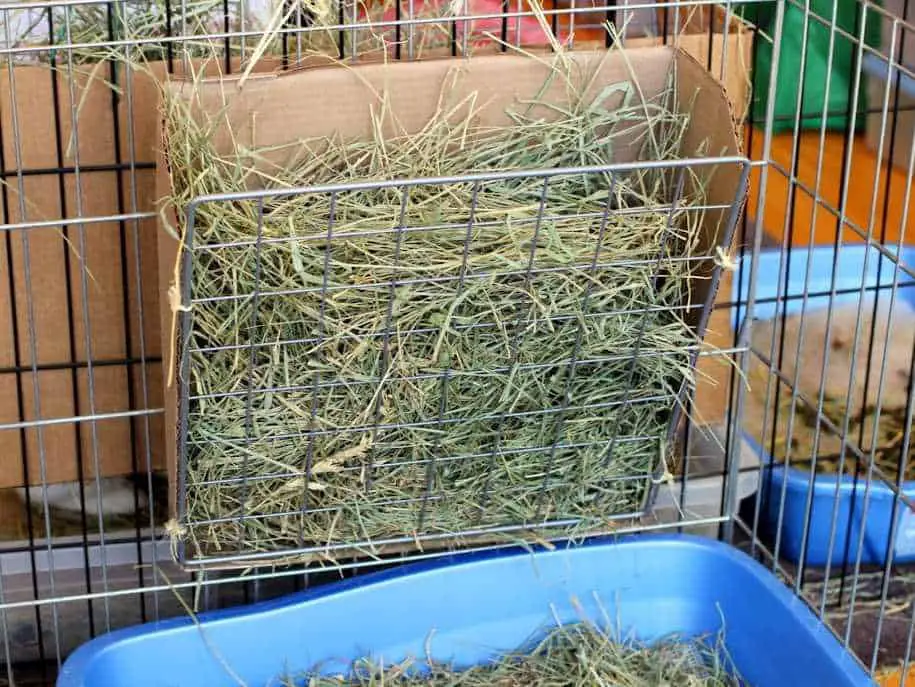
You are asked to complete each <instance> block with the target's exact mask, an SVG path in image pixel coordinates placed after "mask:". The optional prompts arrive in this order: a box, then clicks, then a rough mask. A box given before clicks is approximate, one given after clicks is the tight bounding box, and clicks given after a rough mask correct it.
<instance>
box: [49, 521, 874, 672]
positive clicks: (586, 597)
mask: <svg viewBox="0 0 915 687" xmlns="http://www.w3.org/2000/svg"><path fill="white" fill-rule="evenodd" d="M583 616H584V617H585V618H586V619H589V620H592V621H593V622H595V623H598V624H601V625H603V626H605V627H606V624H607V623H606V622H604V620H605V619H608V618H609V619H611V622H612V624H613V626H614V627H613V628H609V629H610V630H611V631H614V632H616V631H618V630H621V631H622V632H623V633H624V634H626V635H628V636H633V635H634V636H635V637H636V638H637V639H639V640H642V641H651V640H653V639H658V638H661V637H663V636H665V635H670V634H671V633H676V634H678V635H680V636H682V637H690V636H696V635H709V634H716V633H723V637H724V643H725V646H726V650H727V652H728V654H729V656H730V658H731V660H732V661H733V664H734V665H735V666H736V669H737V672H738V673H740V675H741V676H742V678H743V679H744V680H745V681H746V684H747V685H750V686H752V687H791V686H792V685H798V686H801V685H803V686H804V687H809V686H810V685H829V686H830V687H845V686H846V685H847V686H851V685H861V686H863V685H873V684H874V683H873V682H872V681H871V680H870V678H869V677H868V676H867V673H866V672H865V671H864V670H863V668H862V667H861V666H860V664H859V663H858V662H857V661H856V660H855V659H854V658H853V657H852V656H851V655H850V654H849V653H847V652H846V651H845V650H844V649H843V648H842V646H841V644H840V643H839V642H838V640H836V639H835V637H834V635H833V634H832V633H831V632H829V631H828V630H827V629H826V627H825V626H823V625H822V624H821V623H820V622H819V621H818V620H817V619H816V617H815V616H814V615H813V613H812V612H811V611H810V610H809V608H808V607H807V606H806V605H805V604H804V603H803V602H802V601H801V600H800V599H799V598H797V597H795V596H793V595H792V593H791V592H790V591H789V590H788V588H787V587H785V586H784V585H783V584H782V583H781V582H780V581H779V580H778V579H777V578H775V577H774V576H772V575H771V574H770V573H769V572H767V571H766V570H765V569H764V568H763V567H762V566H761V565H759V564H758V563H756V562H755V561H753V560H752V559H751V558H750V557H749V556H747V555H746V554H743V553H741V552H739V551H738V550H736V549H734V548H731V547H729V546H727V545H725V544H721V543H719V542H716V541H713V540H709V539H704V538H698V537H692V536H688V535H664V536H639V537H630V538H624V539H621V540H620V541H610V540H597V541H594V542H592V543H590V544H587V545H583V546H579V547H575V548H557V549H554V550H546V549H542V550H535V551H523V550H513V551H508V552H505V551H503V552H501V553H493V552H489V553H482V554H480V553H477V554H464V555H456V556H452V557H449V558H446V559H439V560H437V561H434V562H424V563H418V564H413V565H409V566H404V567H402V568H398V569H392V570H387V571H383V572H379V573H374V574H370V575H365V576H362V577H355V578H352V579H350V580H346V581H343V582H340V583H336V584H330V585H327V586H323V587H317V588H314V589H312V590H309V591H306V592H302V593H298V594H295V595H291V596H288V597H285V598H282V599H280V600H278V601H271V602H264V603H259V604H255V605H253V606H249V607H246V608H242V609H239V610H229V611H219V612H212V613H207V614H203V615H201V616H200V617H199V618H198V623H199V624H197V623H195V622H194V621H193V620H191V619H187V618H184V619H178V620H171V621H166V622H160V623H156V624H149V625H143V626H139V627H136V628H131V629H127V630H121V631H116V632H112V633H111V634H108V635H105V636H102V637H99V638H97V639H95V640H93V641H91V642H89V643H88V644H86V645H84V646H82V647H81V648H79V649H78V650H77V651H76V652H74V653H73V654H72V655H71V656H70V658H69V659H68V660H67V661H66V663H65V664H64V666H63V668H62V672H61V674H60V677H59V680H58V682H57V685H58V687H90V686H92V687H102V686H103V685H104V687H121V686H124V687H127V686H129V687H154V686H155V687H160V686H161V687H165V686H168V687H173V686H175V685H181V686H182V687H194V686H200V687H203V686H206V687H222V686H225V687H236V686H237V685H239V684H245V685H249V686H250V687H264V686H266V685H270V686H271V687H274V686H276V685H278V684H280V683H279V682H278V680H277V676H280V675H283V674H287V675H294V674H296V673H299V674H301V673H304V672H307V671H311V670H313V669H314V668H315V666H321V669H322V672H327V673H328V674H337V673H340V672H341V671H345V670H347V668H348V665H349V662H350V661H352V660H355V659H357V658H361V657H365V656H371V657H373V658H374V659H376V660H379V661H380V660H381V659H383V661H384V664H385V665H391V662H394V661H401V660H404V659H406V658H408V657H426V656H428V655H430V653H431V655H432V657H433V658H435V659H437V660H439V661H445V662H453V664H454V666H455V667H456V668H460V667H467V666H469V665H472V664H478V663H481V662H483V661H486V660H489V659H492V658H494V657H497V656H498V655H500V654H503V653H505V652H507V651H511V650H514V649H516V648H517V647H519V646H520V645H523V644H524V642H525V641H527V640H529V639H530V638H531V636H532V635H533V634H534V633H535V632H537V631H539V630H541V629H545V628H546V627H547V626H550V625H555V624H556V622H561V623H569V622H575V621H578V620H581V619H582V617H583ZM630 633H631V634H630Z"/></svg>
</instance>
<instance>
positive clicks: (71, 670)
mask: <svg viewBox="0 0 915 687" xmlns="http://www.w3.org/2000/svg"><path fill="white" fill-rule="evenodd" d="M670 545H676V546H678V547H681V548H683V547H691V548H693V549H694V550H704V551H705V552H707V553H709V554H712V555H714V556H716V557H718V558H720V559H724V560H726V561H727V562H728V563H729V564H731V565H734V566H737V567H739V568H742V569H743V570H744V571H745V572H747V573H749V574H750V575H752V576H753V577H754V578H755V579H757V580H758V581H759V583H760V585H761V586H762V587H763V589H764V591H765V592H766V593H769V594H772V595H773V598H774V600H775V601H777V602H779V603H782V604H784V605H785V606H786V607H787V608H788V609H789V610H790V612H791V615H792V616H793V617H794V619H795V620H796V621H797V622H798V623H799V624H800V625H801V626H802V628H803V629H804V630H805V631H807V632H809V633H810V635H811V637H813V639H814V640H815V642H816V643H817V644H818V645H819V646H820V647H821V648H822V649H823V650H824V653H825V655H826V656H827V657H828V658H829V660H830V661H832V662H833V663H834V664H835V665H836V666H837V667H841V668H842V670H843V671H845V672H846V674H847V675H848V677H849V678H850V680H851V681H852V682H853V683H854V684H860V685H861V686H862V687H864V686H865V685H868V686H870V685H875V684H876V683H875V682H874V681H873V680H872V679H871V678H870V676H869V675H868V674H867V672H866V671H865V670H864V668H863V667H862V666H861V664H860V663H859V662H858V661H857V660H856V659H855V658H854V657H853V656H852V655H851V654H850V653H849V652H847V651H846V650H845V649H844V648H843V647H842V645H841V644H840V643H839V641H838V640H837V639H836V637H835V636H834V635H833V634H832V633H831V631H830V630H828V628H826V627H825V626H824V625H823V624H822V622H821V621H820V620H819V619H818V618H817V617H816V615H815V614H814V613H813V611H812V610H811V609H810V608H809V607H808V606H807V604H806V603H804V602H803V601H802V600H801V599H800V598H798V597H796V596H794V595H793V594H792V593H791V591H790V590H789V589H788V588H787V587H786V586H784V585H783V584H782V583H781V582H780V581H779V580H778V579H777V578H776V577H775V576H773V575H771V574H770V573H769V572H768V571H767V570H765V568H763V566H761V565H760V564H759V563H757V562H756V561H754V560H753V559H752V558H751V557H750V556H748V555H747V554H745V553H743V552H741V551H739V550H738V549H736V548H734V547H732V546H730V545H728V544H725V543H723V542H719V541H715V540H711V539H707V538H705V537H700V536H696V535H689V534H652V535H647V536H646V535H644V534H642V535H639V534H636V535H624V536H619V537H614V536H612V535H610V536H605V537H598V538H595V539H593V540H589V541H586V542H584V543H581V544H578V545H575V546H574V547H573V546H571V545H570V546H569V547H568V548H563V549H554V550H549V549H547V548H544V547H542V546H532V547H530V548H522V547H519V548H515V549H507V550H501V551H482V552H470V553H460V554H451V555H448V556H445V557H443V558H439V559H434V560H431V561H423V562H419V563H412V564H407V565H404V566H401V567H398V568H393V569H390V570H383V571H379V572H374V573H369V574H366V575H364V576H361V577H355V578H350V579H348V580H341V581H340V582H334V583H331V584H327V585H323V586H321V587H316V588H314V589H310V590H306V591H303V592H297V593H294V594H289V595H286V596H284V597H281V598H279V599H274V600H269V601H262V602H258V603H254V604H250V605H247V606H244V607H241V608H232V609H223V610H216V611H209V612H205V613H201V614H199V616H198V617H197V620H196V621H195V620H194V619H192V618H174V619H170V620H165V621H159V622H153V623H146V624H144V625H139V626H135V627H129V628H125V629H121V630H115V631H113V632H110V633H108V634H106V635H102V636H100V637H97V638H95V639H93V640H91V641H89V642H87V643H86V644H83V645H82V646H80V647H79V648H78V649H77V650H76V651H74V652H73V653H72V654H71V655H70V656H69V657H68V658H67V660H66V661H65V662H64V665H63V667H62V669H61V671H60V676H59V678H58V681H57V683H56V687H87V685H86V683H85V680H84V676H85V674H86V672H87V669H88V668H89V667H90V665H91V664H92V662H93V661H94V660H95V658H96V657H98V656H99V655H101V654H102V653H103V652H105V651H106V650H108V649H110V648H112V647H115V646H117V645H118V644H121V643H124V642H129V641H132V640H135V639H138V638H141V637H144V636H148V635H152V634H156V633H158V632H162V631H165V630H170V629H175V628H185V627H187V626H189V625H194V624H195V622H196V623H197V624H200V625H204V626H205V625H206V624H207V623H209V622H213V621H216V620H221V619H230V618H236V619H237V618H243V617H246V616H250V615H253V614H257V613H261V612H264V611H269V610H275V609H280V608H288V607H291V606H297V605H304V604H307V603H309V602H312V601H315V600H317V599H327V598H330V597H333V596H339V595H344V594H346V593H347V591H349V590H353V589H357V588H364V587H368V586H373V585H381V584H384V583H385V582H387V581H390V580H393V579H397V578H401V577H407V576H410V575H414V574H418V573H423V572H431V571H435V570H437V569H443V568H446V567H451V566H467V567H471V566H477V565H485V564H486V563H487V562H489V561H493V560H496V559H499V558H503V557H510V556H528V557H544V556H553V555H563V556H571V557H574V555H575V551H576V550H584V549H590V548H595V547H598V548H599V547H619V546H625V547H646V548H653V547H658V546H670Z"/></svg>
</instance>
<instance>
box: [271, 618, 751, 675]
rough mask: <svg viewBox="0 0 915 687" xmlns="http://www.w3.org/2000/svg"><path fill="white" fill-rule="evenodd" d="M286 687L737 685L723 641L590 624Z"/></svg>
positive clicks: (362, 663) (367, 665) (364, 662)
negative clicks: (488, 658) (485, 652)
mask: <svg viewBox="0 0 915 687" xmlns="http://www.w3.org/2000/svg"><path fill="white" fill-rule="evenodd" d="M281 684H282V685H284V686H285V687H298V686H300V685H307V686H308V687H344V686H346V687H350V686H352V687H355V686H359V687H373V686H375V685H378V686H381V685H403V686H404V687H407V686H411V685H413V686H416V687H419V686H420V685H422V686H424V687H445V686H446V685H447V686H448V687H487V686H492V685H498V686H499V687H548V686H551V685H564V686H567V687H591V686H592V685H614V687H655V686H657V685H677V687H741V686H742V685H745V684H746V683H745V682H742V681H741V679H740V677H739V675H738V673H737V671H736V669H735V667H734V666H733V664H732V662H731V660H730V657H729V656H728V654H727V650H726V649H725V647H724V643H723V642H722V641H721V637H720V636H719V637H716V638H713V639H711V640H710V639H709V638H705V637H699V638H690V639H684V638H680V637H666V638H663V639H661V640H659V641H658V642H655V643H652V644H644V643H641V642H638V641H635V640H631V639H630V640H628V641H627V640H618V639H616V638H615V637H612V636H611V635H610V634H608V633H607V632H606V631H604V630H602V629H601V628H599V627H597V626H596V625H594V624H592V623H588V622H580V623H575V624H571V625H560V626H558V627H556V628H554V629H553V630H551V631H549V632H548V633H547V634H546V636H545V637H544V638H543V639H542V640H540V641H539V642H538V643H536V644H535V645H534V646H533V647H525V648H523V649H521V650H519V651H517V652H514V653H511V654H508V655H506V656H503V657H500V658H498V659H495V660H493V661H492V662H490V663H486V664H482V665H477V666H473V667H470V668H466V669H464V670H459V669H456V668H454V667H453V666H451V665H448V664H443V663H440V662H435V661H433V660H431V659H430V660H427V661H424V662H422V663H415V662H413V661H405V662H402V663H398V664H395V665H391V666H383V665H379V663H378V662H373V661H371V660H368V659H361V660H358V661H355V662H354V663H353V666H352V669H351V671H350V674H349V675H337V676H321V675H320V674H310V675H305V676H302V677H301V678H297V679H291V678H284V679H282V680H281Z"/></svg>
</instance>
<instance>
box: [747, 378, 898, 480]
mask: <svg viewBox="0 0 915 687" xmlns="http://www.w3.org/2000/svg"><path fill="white" fill-rule="evenodd" d="M754 367H755V368H759V372H758V373H757V374H754V375H753V377H754V379H755V380H756V383H754V384H752V385H751V386H750V390H749V395H748V399H749V405H748V409H747V412H746V413H745V414H744V416H745V418H750V421H747V420H745V421H744V424H745V425H747V429H748V430H749V431H750V434H751V436H752V437H753V438H754V439H755V440H757V441H760V442H761V443H762V446H763V448H764V449H765V450H766V451H767V452H770V453H771V454H772V456H773V458H774V460H775V461H776V462H779V463H784V462H785V459H786V457H789V456H790V461H789V464H790V466H791V467H794V468H797V469H799V470H804V471H808V472H809V471H810V468H811V467H814V469H815V470H816V472H817V473H819V474H825V475H834V474H837V473H839V471H840V467H839V463H840V458H841V462H842V467H841V472H842V474H843V475H850V476H854V475H859V476H861V475H864V473H865V471H866V470H867V461H866V460H865V461H861V460H859V459H858V457H857V456H856V455H855V453H854V450H855V449H856V448H857V449H859V450H860V451H861V452H862V453H864V455H865V456H868V455H869V454H870V451H871V449H872V447H875V451H874V465H875V467H877V468H878V469H879V470H880V471H881V472H882V473H883V475H884V476H885V477H886V478H888V479H893V480H895V479H897V477H898V475H899V467H900V465H901V464H902V457H903V456H902V455H901V454H902V449H903V440H904V439H905V429H906V410H905V408H897V407H884V408H881V411H880V415H879V420H880V423H879V425H878V426H877V432H876V437H875V436H874V426H875V424H876V423H877V419H878V415H877V412H876V410H877V409H876V406H875V405H873V404H868V406H867V407H865V408H863V409H861V410H859V411H857V412H853V413H851V415H850V417H849V418H848V441H847V442H846V447H845V455H844V457H842V455H841V454H842V441H841V439H840V438H839V436H838V434H836V432H834V431H833V430H832V429H830V427H829V426H828V425H827V424H825V423H824V422H822V421H821V419H820V417H819V416H818V414H817V412H816V410H815V409H813V408H811V407H810V406H808V405H807V404H806V403H804V402H803V401H802V400H797V401H796V402H795V404H794V423H793V425H792V432H791V441H790V453H789V442H788V425H789V420H790V418H791V411H792V408H791V405H792V401H791V396H792V394H791V388H790V386H789V385H787V384H785V383H784V382H783V381H781V380H773V382H772V384H771V389H770V390H769V392H768V396H769V398H768V401H769V402H768V408H769V410H768V416H767V420H766V427H765V428H763V427H762V420H763V408H764V406H765V405H766V400H767V387H766V379H765V371H764V367H763V365H762V363H760V362H758V361H754ZM776 389H777V390H778V391H777V394H776ZM776 395H777V397H778V399H777V400H778V403H777V412H776V400H775V399H776ZM811 400H812V401H814V402H815V401H816V398H815V397H814V398H813V399H811ZM847 414H848V411H847V409H846V406H845V403H844V401H843V400H840V399H836V398H829V397H826V398H825V399H824V401H823V417H824V418H825V419H826V420H828V421H829V422H831V423H832V424H833V426H834V427H837V428H838V429H839V430H841V429H842V427H843V426H844V425H845V420H846V415H847ZM818 426H819V438H818V439H817V428H818ZM763 430H765V434H764V435H763ZM814 452H815V453H816V460H814ZM814 463H815V466H814ZM903 480H904V481H912V480H915V442H910V445H909V451H908V455H907V456H906V461H905V474H904V475H903Z"/></svg>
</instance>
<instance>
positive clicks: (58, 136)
mask: <svg viewBox="0 0 915 687" xmlns="http://www.w3.org/2000/svg"><path fill="white" fill-rule="evenodd" d="M671 41H672V42H675V43H676V44H677V45H679V46H680V47H681V48H682V49H683V50H684V51H685V52H686V53H688V54H690V55H692V56H694V57H695V58H696V59H697V60H698V61H699V62H700V63H701V64H702V65H705V66H707V67H709V69H710V72H711V73H712V74H713V75H716V76H718V75H721V74H724V75H725V81H724V84H725V90H726V91H727V93H728V96H729V98H730V99H731V102H732V107H733V109H734V111H735V112H737V113H740V112H743V111H744V109H745V106H746V88H747V84H748V75H747V70H748V65H749V64H750V61H749V49H750V44H751V40H750V36H749V34H747V33H746V32H745V31H741V30H734V31H731V32H730V33H729V34H728V35H727V38H726V39H725V37H724V36H723V35H721V34H718V35H714V36H712V39H711V40H710V39H709V35H708V33H699V34H692V35H690V34H686V35H681V36H678V37H677V38H676V39H675V40H674V39H671ZM659 42H660V39H651V38H640V39H633V40H630V41H627V45H631V46H632V47H643V46H647V45H656V44H658V43H659ZM176 66H178V67H180V65H178V64H176ZM277 67H278V64H277V63H276V62H275V61H274V62H269V61H267V62H265V63H264V64H263V65H262V66H259V70H264V71H270V70H273V69H276V68H277ZM725 67H726V68H725ZM2 71H3V72H4V73H3V74H2V75H0V139H2V146H0V150H2V153H3V160H0V164H2V166H3V180H4V184H3V186H2V188H0V207H2V209H3V223H4V224H5V225H8V226H9V225H13V226H16V225H20V226H22V227H24V228H22V229H10V230H6V231H4V232H3V236H2V237H0V273H2V274H3V275H4V276H5V277H6V278H4V279H2V280H0V323H2V324H0V488H5V487H12V486H20V485H22V484H24V483H26V482H28V483H29V484H40V483H41V475H42V465H41V463H42V462H43V463H44V470H43V472H44V476H45V478H46V480H47V481H48V482H49V483H55V482H64V481H70V480H74V479H78V478H79V477H80V476H81V475H82V477H84V478H87V477H90V476H94V475H95V474H96V472H98V474H100V475H102V476H115V475H126V474H130V473H131V472H132V471H133V469H134V465H135V464H136V467H137V469H138V470H140V471H141V472H142V471H145V470H146V469H147V458H149V460H150V465H151V467H152V469H153V470H164V469H165V466H166V461H165V455H164V444H163V432H164V427H165V425H164V424H163V416H162V414H161V413H160V412H158V411H160V410H161V408H162V407H163V399H162V380H161V367H162V364H161V360H162V352H161V345H160V341H161V338H160V326H159V317H158V313H159V284H158V279H157V278H156V265H157V259H156V250H157V248H156V241H157V239H156V234H157V231H158V224H157V219H156V218H155V216H154V215H155V199H156V192H155V179H154V176H155V171H154V167H155V157H156V149H157V130H158V115H157V102H158V92H157V86H156V84H155V83H154V80H155V79H159V78H161V77H162V76H163V75H164V74H165V73H166V71H167V70H166V65H164V64H162V63H154V64H152V65H150V74H147V73H145V72H130V73H126V74H125V73H121V74H120V75H119V77H118V84H119V88H120V95H119V96H118V95H116V94H113V92H112V90H111V88H110V87H109V86H108V85H107V84H106V80H108V78H109V75H108V74H107V68H106V69H105V70H103V71H104V72H105V73H104V74H102V77H104V78H101V77H99V75H98V74H96V78H94V79H90V78H87V77H86V76H85V74H77V75H76V76H75V77H73V78H70V77H69V76H68V75H67V74H65V73H62V72H58V73H57V74H56V76H52V72H51V71H50V70H49V69H47V68H46V67H42V66H32V65H19V66H16V67H14V68H13V69H12V70H10V69H8V68H7V69H4V70H2ZM73 103H75V104H76V107H77V109H78V117H77V118H76V119H77V121H78V123H79V126H78V136H77V140H75V141H72V149H71V139H72V137H73V126H72V123H73V119H74V117H73V116H72V112H73V111H74V107H73ZM115 122H117V130H118V132H119V138H118V139H117V140H116V139H115V138H114V137H113V136H112V132H113V131H115ZM77 167H78V169H79V174H77V173H76V169H77ZM20 170H21V171H22V174H21V175H20V174H19V173H18V172H19V171H20ZM77 179H78V181H77ZM135 212H136V213H140V214H141V215H142V218H141V219H138V220H134V219H129V220H126V221H117V220H116V219H106V221H101V219H100V218H117V217H119V216H128V217H129V216H130V215H131V213H135ZM80 216H82V217H84V218H89V219H91V220H98V221H89V222H83V223H74V222H71V223H70V224H66V223H64V222H63V221H62V220H73V219H76V218H78V217H80ZM38 223H45V224H44V225H42V226H41V227H40V228H35V227H32V226H31V225H34V224H38ZM25 227H28V228H25ZM81 228H82V230H81ZM81 233H82V234H83V236H82V238H81V236H80V235H81ZM81 241H84V244H81ZM26 243H27V246H28V248H27V250H28V261H26V259H25V258H26ZM27 262H28V265H27V264H26V263H27ZM26 267H28V279H27V275H26ZM82 268H85V278H84V273H83V271H82ZM84 287H85V288H84ZM141 312H142V318H141ZM86 315H88V317H86ZM141 319H142V322H141ZM87 320H88V322H89V327H88V329H87V328H86V326H85V322H86V321H87ZM30 323H31V324H30ZM87 331H88V350H87ZM33 353H34V356H33ZM33 357H34V363H35V367H36V368H37V370H38V371H37V374H36V373H33V371H32V362H33ZM89 361H91V363H92V365H91V378H92V391H93V394H92V397H93V398H92V400H93V401H94V403H92V402H90V394H89V387H90V383H89V380H90V369H89ZM703 386H705V383H704V384H703ZM36 389H37V394H36ZM718 396H719V394H718V392H717V391H716V390H715V389H712V390H711V392H710V393H708V394H707V393H706V392H704V391H700V403H701V399H702V398H708V399H709V401H710V402H715V401H716V399H717V397H718ZM125 411H135V412H137V413H139V414H138V416H136V417H133V418H130V417H119V418H112V419H102V420H99V421H97V422H95V423H90V422H85V421H84V422H81V423H78V424H77V423H74V422H72V421H69V420H70V419H72V418H75V417H80V416H82V417H85V416H90V415H101V416H104V415H106V414H116V413H122V412H125ZM146 411H149V412H148V413H147V412H146ZM707 414H708V413H707ZM39 418H41V420H43V421H51V422H53V423H54V424H49V425H46V426H43V427H42V428H41V429H40V430H39V429H38V428H36V427H35V426H25V427H23V425H28V423H33V422H35V421H36V420H37V419H39ZM78 448H79V450H78ZM42 454H43V458H44V460H43V461H42ZM78 457H79V458H80V460H77V458H78ZM24 459H26V460H24ZM96 461H97V462H96ZM80 463H82V466H81V470H80ZM24 467H27V475H26V470H25V469H24ZM96 467H97V469H96Z"/></svg>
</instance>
